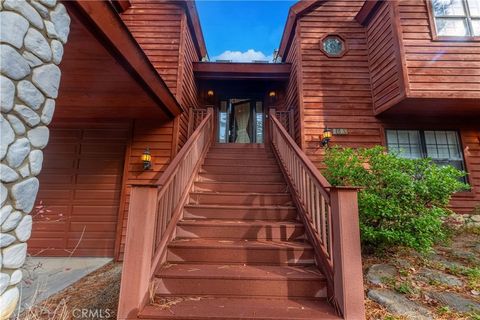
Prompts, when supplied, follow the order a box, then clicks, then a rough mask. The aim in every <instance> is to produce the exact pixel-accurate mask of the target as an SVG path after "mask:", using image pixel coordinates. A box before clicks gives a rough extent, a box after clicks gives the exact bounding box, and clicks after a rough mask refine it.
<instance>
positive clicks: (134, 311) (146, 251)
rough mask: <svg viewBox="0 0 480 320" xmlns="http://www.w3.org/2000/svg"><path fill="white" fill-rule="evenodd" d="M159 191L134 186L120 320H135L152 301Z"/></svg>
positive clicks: (119, 307)
mask: <svg viewBox="0 0 480 320" xmlns="http://www.w3.org/2000/svg"><path fill="white" fill-rule="evenodd" d="M157 194H158V191H157V187H156V186H132V191H131V195H130V206H129V209H128V212H129V215H128V227H127V240H126V244H125V258H124V262H123V269H122V280H121V287H120V301H119V305H118V314H117V319H136V318H137V315H138V313H139V312H140V311H141V309H142V308H143V307H144V306H145V305H146V303H147V302H148V299H149V288H150V283H151V274H152V273H151V268H152V258H153V251H154V249H155V248H154V247H155V244H154V242H155V241H154V239H155V226H156V216H157V214H156V213H157Z"/></svg>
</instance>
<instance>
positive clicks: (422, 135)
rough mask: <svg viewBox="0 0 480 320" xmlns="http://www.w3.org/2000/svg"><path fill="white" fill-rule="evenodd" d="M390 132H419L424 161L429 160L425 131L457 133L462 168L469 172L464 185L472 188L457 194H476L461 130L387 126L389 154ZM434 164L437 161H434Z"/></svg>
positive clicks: (385, 131) (384, 133)
mask: <svg viewBox="0 0 480 320" xmlns="http://www.w3.org/2000/svg"><path fill="white" fill-rule="evenodd" d="M388 130H395V131H402V130H406V131H418V133H419V138H420V140H419V142H420V152H421V155H422V159H425V158H428V154H427V144H426V140H425V131H452V132H455V133H456V134H457V138H458V147H459V148H460V150H459V151H460V155H461V156H462V159H461V162H462V167H463V169H462V170H463V171H465V172H467V175H466V176H465V177H464V181H463V182H464V183H466V184H468V185H469V186H470V190H469V191H461V192H457V193H456V194H463V195H466V196H468V195H472V194H474V193H473V192H474V190H473V188H474V186H473V185H472V183H471V181H470V175H469V174H468V173H469V164H468V161H467V159H466V158H465V153H464V145H463V141H462V135H461V132H460V130H457V129H449V128H421V129H419V128H398V127H390V126H387V127H385V128H384V130H383V141H384V145H385V146H386V149H387V152H389V147H388V134H387V131H388ZM432 160H433V161H434V162H435V160H434V159H432ZM454 161H460V160H454Z"/></svg>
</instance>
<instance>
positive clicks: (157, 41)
mask: <svg viewBox="0 0 480 320" xmlns="http://www.w3.org/2000/svg"><path fill="white" fill-rule="evenodd" d="M131 3H132V6H131V7H130V8H129V9H128V10H127V11H125V12H124V13H123V14H122V19H123V21H124V22H125V24H126V25H127V27H128V28H129V29H130V31H131V32H132V34H133V36H134V37H135V38H136V40H137V41H138V43H139V44H140V46H141V47H142V49H143V50H144V51H145V54H146V55H147V56H148V58H149V59H150V61H151V63H152V64H153V66H154V67H155V69H156V70H157V71H158V73H159V74H160V76H161V77H162V79H163V80H164V81H165V82H166V84H167V85H168V87H169V89H170V90H171V91H172V93H173V94H174V95H175V96H176V98H177V100H178V102H179V103H180V104H181V105H182V107H183V108H184V110H185V111H184V112H183V113H182V114H181V115H180V116H178V117H177V118H176V119H175V120H174V121H171V122H169V123H159V122H155V121H143V120H142V121H136V122H135V124H134V129H133V132H132V139H131V143H130V146H129V150H128V154H129V155H128V156H127V159H126V164H127V165H126V169H125V171H126V177H127V179H126V182H125V186H124V190H125V192H124V197H123V199H122V210H121V214H122V217H120V220H121V222H120V223H119V229H118V233H119V237H120V238H119V239H118V240H119V241H118V242H117V248H116V257H117V259H119V260H121V259H122V258H123V252H124V248H125V236H126V227H127V219H128V214H129V212H128V207H129V198H130V189H131V185H133V184H153V183H155V182H156V181H157V180H158V179H159V178H160V176H161V174H162V173H163V172H164V171H165V169H166V167H167V166H168V164H169V163H170V161H171V160H172V158H173V157H174V156H175V155H176V154H177V152H178V151H179V150H180V149H181V148H182V147H183V145H184V144H185V142H186V141H187V139H188V121H189V112H188V110H189V108H198V107H200V105H199V100H198V88H197V84H196V82H195V77H194V74H193V62H197V61H200V60H201V57H200V55H199V53H198V52H197V50H196V47H195V43H194V40H193V36H192V33H191V30H190V28H189V25H188V21H187V14H186V12H185V8H184V7H183V6H182V4H181V3H173V2H165V1H156V0H132V1H131ZM146 147H149V148H150V152H151V153H152V160H153V168H152V169H151V170H148V171H144V170H143V168H142V162H141V160H140V156H141V154H142V152H143V151H144V150H145V148H146Z"/></svg>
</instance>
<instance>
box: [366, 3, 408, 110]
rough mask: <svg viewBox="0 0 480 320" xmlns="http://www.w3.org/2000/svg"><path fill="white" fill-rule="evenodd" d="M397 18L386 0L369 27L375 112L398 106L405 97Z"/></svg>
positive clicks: (368, 43) (369, 51)
mask: <svg viewBox="0 0 480 320" xmlns="http://www.w3.org/2000/svg"><path fill="white" fill-rule="evenodd" d="M394 19H395V17H394V16H393V8H392V5H391V4H390V2H388V1H385V2H383V3H382V4H381V7H380V9H378V12H377V13H376V15H375V17H373V18H372V21H370V23H369V25H368V28H367V45H368V57H369V68H370V80H371V86H372V98H373V107H374V108H375V109H379V108H381V107H384V106H386V107H389V106H391V105H393V104H395V103H397V102H398V100H397V99H398V98H399V97H401V96H403V94H404V93H403V87H402V86H401V77H402V69H401V67H400V64H401V61H400V59H399V56H398V55H397V52H398V50H399V46H398V41H396V40H397V39H396V32H397V30H396V29H395V28H394V25H393V20H394Z"/></svg>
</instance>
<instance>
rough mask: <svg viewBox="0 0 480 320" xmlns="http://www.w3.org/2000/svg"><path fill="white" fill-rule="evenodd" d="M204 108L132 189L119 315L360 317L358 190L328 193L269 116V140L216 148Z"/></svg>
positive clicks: (124, 317) (348, 319) (330, 190)
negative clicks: (184, 137)
mask: <svg viewBox="0 0 480 320" xmlns="http://www.w3.org/2000/svg"><path fill="white" fill-rule="evenodd" d="M204 111H205V110H202V112H201V114H202V115H203V116H202V117H203V120H201V121H200V123H199V124H198V125H197V122H198V121H195V123H196V124H195V128H196V129H195V131H194V132H193V133H192V134H191V135H190V138H189V139H188V141H187V142H186V143H185V145H184V146H183V148H182V149H181V150H180V152H179V153H178V154H177V155H176V156H175V158H174V159H173V160H172V162H171V163H170V164H169V165H168V167H167V168H166V170H165V172H164V173H163V174H162V176H161V177H160V178H159V179H158V181H157V182H155V183H153V184H149V185H145V184H142V185H133V186H132V188H131V192H130V204H129V215H128V223H127V234H126V245H125V258H124V262H123V272H122V280H121V286H120V298H119V304H118V314H117V319H120V320H127V319H128V320H133V319H185V320H186V319H270V320H274V319H275V320H281V319H346V320H362V319H365V308H364V290H363V277H362V264H361V251H360V232H359V227H358V224H359V222H358V206H357V190H358V189H357V188H355V187H333V186H331V185H330V184H329V183H328V181H327V180H326V179H325V178H324V177H323V176H322V175H321V174H320V172H319V171H318V169H317V168H316V167H315V165H314V164H313V163H312V162H311V161H310V160H309V158H308V157H307V155H306V154H305V153H304V152H303V151H302V150H301V149H300V148H299V147H298V145H297V144H296V143H295V141H294V140H293V139H292V137H291V136H290V135H289V134H288V132H287V131H286V130H285V128H284V127H283V125H282V124H281V123H280V122H279V120H278V119H277V117H276V113H275V110H273V109H272V110H270V113H269V117H268V119H269V121H268V128H269V136H270V139H269V140H270V143H269V144H268V145H265V146H264V145H253V144H250V145H240V144H229V145H216V146H213V147H212V141H213V139H214V132H215V131H214V127H215V126H214V123H215V122H214V121H215V118H214V116H213V110H212V109H210V108H209V109H208V110H207V111H206V112H204ZM192 129H193V127H192ZM320 270H321V271H320ZM327 300H328V303H327ZM332 305H334V306H335V308H333V307H332ZM335 311H337V312H335Z"/></svg>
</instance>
